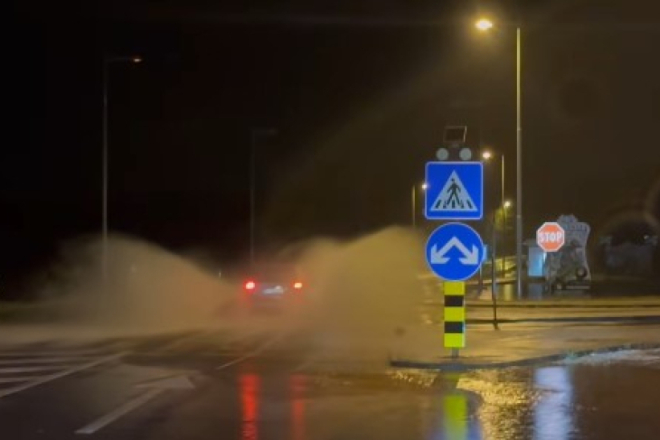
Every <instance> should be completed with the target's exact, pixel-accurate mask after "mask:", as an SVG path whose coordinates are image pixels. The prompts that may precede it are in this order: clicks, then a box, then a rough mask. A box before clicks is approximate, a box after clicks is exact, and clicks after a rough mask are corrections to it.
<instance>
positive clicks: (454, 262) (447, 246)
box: [426, 223, 485, 281]
mask: <svg viewBox="0 0 660 440" xmlns="http://www.w3.org/2000/svg"><path fill="white" fill-rule="evenodd" d="M484 255H485V250H484V244H483V242H482V241H481V237H480V236H479V234H478V233H477V231H475V230H474V229H472V228H471V227H469V226H468V225H465V224H463V223H446V224H444V225H442V226H440V227H439V228H438V229H436V230H435V231H433V233H432V234H431V236H430V237H429V239H428V241H427V242H426V262H427V263H428V265H429V268H431V270H432V271H433V272H434V273H435V274H436V275H437V276H439V277H440V278H442V279H443V280H445V281H464V280H467V279H468V278H470V277H472V276H473V275H474V274H476V273H477V272H478V271H479V268H480V267H481V263H483V261H484Z"/></svg>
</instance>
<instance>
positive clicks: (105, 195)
mask: <svg viewBox="0 0 660 440" xmlns="http://www.w3.org/2000/svg"><path fill="white" fill-rule="evenodd" d="M102 118H103V128H102V136H103V147H102V150H103V151H102V156H103V157H102V159H101V162H102V163H101V167H102V172H101V174H102V179H103V182H102V190H101V191H102V195H101V198H102V202H101V203H102V210H101V211H102V214H101V215H102V220H101V222H102V226H101V235H102V250H101V252H102V255H101V266H102V267H101V270H102V277H103V288H104V289H106V288H107V283H108V60H107V58H106V57H103V116H102Z"/></svg>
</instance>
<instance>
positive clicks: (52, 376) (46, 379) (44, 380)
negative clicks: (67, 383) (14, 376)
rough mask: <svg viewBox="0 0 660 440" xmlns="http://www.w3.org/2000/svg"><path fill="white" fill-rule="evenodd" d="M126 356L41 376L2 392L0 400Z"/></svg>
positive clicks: (121, 355)
mask: <svg viewBox="0 0 660 440" xmlns="http://www.w3.org/2000/svg"><path fill="white" fill-rule="evenodd" d="M126 354H128V352H121V353H116V354H113V355H110V356H106V357H102V358H100V359H96V360H94V361H91V362H87V363H85V364H82V365H78V366H75V367H72V368H69V369H67V370H64V371H58V372H57V373H53V374H49V375H47V376H40V377H39V378H38V379H36V380H33V381H31V382H28V383H26V384H23V385H18V386H15V387H12V388H7V389H4V390H0V399H1V398H3V397H7V396H10V395H12V394H16V393H20V392H21V391H25V390H28V389H30V388H33V387H36V386H38V385H43V384H45V383H47V382H51V381H53V380H56V379H60V378H62V377H66V376H69V375H71V374H74V373H78V372H80V371H83V370H88V369H90V368H94V367H96V366H98V365H102V364H105V363H108V362H112V361H114V360H117V359H121V358H122V357H124V356H126Z"/></svg>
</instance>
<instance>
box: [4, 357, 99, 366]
mask: <svg viewBox="0 0 660 440" xmlns="http://www.w3.org/2000/svg"><path fill="white" fill-rule="evenodd" d="M91 359H94V357H93V356H65V357H52V358H48V357H46V358H27V359H26V358H20V359H0V365H31V364H62V363H67V362H68V363H71V362H84V361H88V360H91Z"/></svg>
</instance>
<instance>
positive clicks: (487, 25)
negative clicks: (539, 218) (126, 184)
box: [475, 18, 523, 298]
mask: <svg viewBox="0 0 660 440" xmlns="http://www.w3.org/2000/svg"><path fill="white" fill-rule="evenodd" d="M475 27H476V28H477V29H478V30H480V31H482V32H486V31H489V30H491V29H492V28H493V27H494V23H493V22H492V21H491V20H489V19H487V18H482V19H480V20H478V21H477V22H476V23H475ZM520 46H521V32H520V26H517V27H516V288H517V293H518V297H519V298H520V297H521V296H522V235H523V230H522V118H521V114H522V105H521V104H522V102H521V74H520V67H521V47H520Z"/></svg>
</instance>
